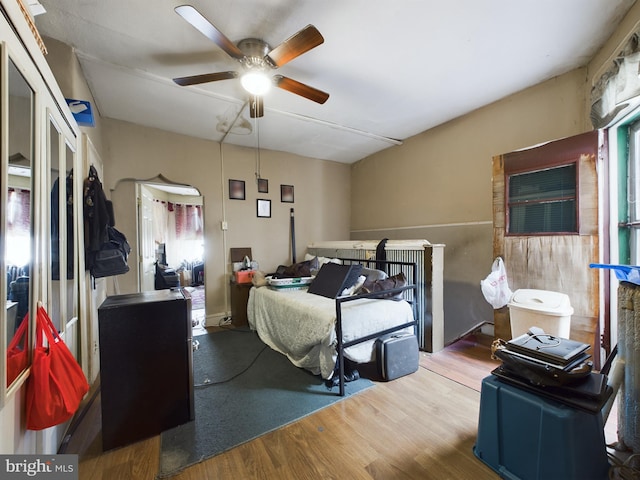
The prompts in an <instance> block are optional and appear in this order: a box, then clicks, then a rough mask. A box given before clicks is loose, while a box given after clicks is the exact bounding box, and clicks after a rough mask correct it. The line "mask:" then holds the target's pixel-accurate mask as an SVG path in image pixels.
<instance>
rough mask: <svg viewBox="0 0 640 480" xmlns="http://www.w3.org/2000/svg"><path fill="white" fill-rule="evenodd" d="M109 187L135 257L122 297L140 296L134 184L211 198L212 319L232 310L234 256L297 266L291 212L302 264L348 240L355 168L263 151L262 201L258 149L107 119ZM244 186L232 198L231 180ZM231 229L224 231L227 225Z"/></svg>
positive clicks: (263, 264)
mask: <svg viewBox="0 0 640 480" xmlns="http://www.w3.org/2000/svg"><path fill="white" fill-rule="evenodd" d="M102 124H103V131H104V139H105V143H106V144H107V145H108V146H109V147H108V153H107V154H106V156H105V158H104V164H105V175H104V188H105V191H106V193H107V196H108V197H110V198H111V200H113V202H114V208H115V216H116V226H117V228H118V229H119V230H121V231H122V232H123V233H124V234H125V235H126V236H127V238H128V239H129V241H130V243H131V245H132V247H133V250H134V252H132V256H131V258H130V262H129V264H130V266H131V267H132V268H131V271H130V272H129V273H127V274H125V275H121V276H119V277H118V285H119V288H120V291H121V292H122V293H126V292H133V291H136V288H137V256H136V253H135V250H136V248H135V245H136V242H137V240H136V217H135V189H134V188H133V182H132V181H131V180H132V179H134V180H147V179H151V178H153V177H156V176H157V175H159V174H162V175H163V176H164V177H166V178H167V179H169V180H171V181H173V182H177V183H182V184H187V185H192V186H194V187H196V188H197V189H198V190H199V191H200V193H201V194H202V195H203V197H204V223H205V278H206V295H207V297H206V298H207V300H206V302H207V304H206V308H207V316H211V315H214V316H216V315H223V314H226V313H227V311H228V295H229V293H228V288H227V284H228V280H229V273H230V260H229V249H230V248H234V247H251V248H252V251H253V257H254V259H255V260H257V261H258V262H259V264H260V268H261V269H263V270H265V271H267V272H269V271H273V270H275V268H276V267H277V266H278V265H280V264H289V263H291V258H292V256H291V248H290V228H289V227H290V208H292V207H293V208H294V209H295V233H296V247H297V248H296V251H297V252H296V253H297V255H296V256H297V259H301V258H302V257H303V256H304V253H305V251H306V246H307V244H309V243H311V242H313V241H319V240H327V239H329V240H331V239H335V238H347V236H348V234H349V224H350V215H349V199H350V176H351V175H350V168H349V166H348V165H344V164H340V163H336V162H327V161H322V160H316V159H311V158H302V157H299V156H296V155H291V154H288V153H283V152H273V151H266V150H263V151H261V154H260V165H261V176H262V178H266V179H267V180H269V193H266V194H258V189H257V185H256V181H255V164H256V157H255V152H254V150H253V149H248V148H242V147H236V146H233V145H222V147H221V146H220V144H218V143H216V142H212V141H207V140H201V139H196V138H193V137H188V136H184V135H177V134H172V133H169V132H165V131H161V130H156V129H152V128H146V127H141V126H138V125H134V124H130V123H127V122H121V121H117V120H111V119H103V123H102ZM230 178H232V179H237V180H244V181H245V189H246V200H229V199H228V180H229V179H230ZM281 184H285V185H293V186H294V189H295V191H294V193H295V203H281V202H280V185H281ZM257 198H265V199H268V200H271V218H257V216H256V199H257ZM223 220H226V222H227V223H228V230H227V231H226V232H223V231H222V228H221V224H222V221H223Z"/></svg>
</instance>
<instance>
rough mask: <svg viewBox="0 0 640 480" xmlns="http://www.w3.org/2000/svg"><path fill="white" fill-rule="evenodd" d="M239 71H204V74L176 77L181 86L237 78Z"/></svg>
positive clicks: (175, 79) (175, 80)
mask: <svg viewBox="0 0 640 480" xmlns="http://www.w3.org/2000/svg"><path fill="white" fill-rule="evenodd" d="M237 77H238V72H217V73H203V74H202V75H192V76H190V77H178V78H174V79H173V81H174V82H176V83H177V84H178V85H180V86H181V87H186V86H189V85H198V84H200V83H208V82H217V81H218V80H229V79H231V78H237Z"/></svg>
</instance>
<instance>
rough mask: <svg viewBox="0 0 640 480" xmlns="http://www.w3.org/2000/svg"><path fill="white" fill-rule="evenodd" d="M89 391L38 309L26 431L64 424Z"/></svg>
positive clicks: (63, 345) (70, 356) (48, 319)
mask: <svg viewBox="0 0 640 480" xmlns="http://www.w3.org/2000/svg"><path fill="white" fill-rule="evenodd" d="M45 338H46V340H47V344H46V346H45V345H44V344H43V340H44V339H45ZM88 391H89V384H88V383H87V379H86V377H85V376H84V372H83V371H82V368H80V365H79V364H78V362H77V361H76V359H75V358H74V357H73V354H72V353H71V352H70V351H69V349H68V348H67V346H66V345H65V343H64V342H63V341H62V339H61V338H60V336H59V335H58V331H57V330H56V327H55V326H54V325H53V322H51V319H50V318H49V315H48V314H47V312H46V311H45V309H44V308H43V307H42V306H38V312H37V317H36V346H35V351H34V355H33V363H32V365H31V375H30V377H29V379H28V383H27V428H28V429H29V430H42V429H44V428H49V427H52V426H54V425H58V424H60V423H63V422H66V421H67V420H69V419H70V418H71V417H72V416H73V414H74V413H75V412H76V411H77V410H78V407H79V406H80V402H81V401H82V398H83V397H84V396H85V394H86V393H87V392H88Z"/></svg>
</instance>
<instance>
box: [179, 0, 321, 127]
mask: <svg viewBox="0 0 640 480" xmlns="http://www.w3.org/2000/svg"><path fill="white" fill-rule="evenodd" d="M175 11H176V13H177V14H178V15H180V16H181V17H182V18H184V19H185V20H186V21H187V22H189V23H190V24H191V25H192V26H193V27H194V28H196V29H197V30H198V31H199V32H200V33H202V34H203V35H204V36H205V37H207V38H208V39H209V40H211V41H212V42H213V43H215V44H216V45H218V46H219V47H220V48H221V49H222V50H223V51H224V52H226V53H227V54H228V55H229V56H230V57H232V58H234V59H236V60H238V61H239V62H240V64H241V65H242V67H243V70H244V71H243V72H242V73H238V72H235V71H228V72H216V73H205V74H201V75H192V76H189V77H179V78H174V79H173V81H174V82H175V83H177V84H178V85H180V86H188V85H197V84H201V83H208V82H216V81H218V80H229V79H233V78H238V77H240V81H241V83H242V86H243V87H244V89H245V90H247V92H249V93H250V94H251V100H250V102H249V112H250V115H251V118H256V117H262V116H263V115H264V105H263V99H262V97H263V95H264V94H265V93H266V92H267V91H268V89H269V88H270V87H271V85H275V86H276V87H279V88H282V89H283V90H287V91H289V92H291V93H294V94H296V95H300V96H301V97H304V98H307V99H309V100H312V101H314V102H316V103H320V104H323V103H324V102H326V101H327V99H328V98H329V94H328V93H325V92H323V91H321V90H318V89H317V88H313V87H310V86H309V85H305V84H304V83H301V82H298V81H297V80H293V79H292V78H288V77H285V76H283V75H273V76H272V77H271V78H269V77H268V75H267V74H268V73H269V72H270V71H271V70H275V69H277V68H279V67H281V66H283V65H285V64H286V63H289V62H290V61H291V60H293V59H294V58H296V57H299V56H300V55H302V54H303V53H306V52H308V51H309V50H311V49H312V48H315V47H317V46H318V45H320V44H322V43H323V42H324V38H323V37H322V35H321V34H320V32H319V31H318V29H317V28H316V27H314V26H313V25H307V26H306V27H304V28H303V29H302V30H300V31H299V32H297V33H295V34H293V35H292V36H291V37H289V38H288V39H287V40H285V41H284V42H282V43H281V44H280V45H278V46H277V47H275V48H273V49H272V48H271V47H270V46H269V45H268V44H267V43H266V42H264V41H263V40H260V39H257V38H245V39H243V40H240V41H239V42H238V43H237V44H234V43H233V42H231V40H229V39H228V38H227V37H226V36H225V35H224V34H223V33H222V32H220V30H218V29H217V28H216V27H215V26H214V25H213V24H212V23H211V22H209V20H207V19H206V18H205V17H204V16H203V15H202V14H201V13H200V12H198V10H196V9H195V8H194V7H192V6H191V5H181V6H179V7H176V8H175Z"/></svg>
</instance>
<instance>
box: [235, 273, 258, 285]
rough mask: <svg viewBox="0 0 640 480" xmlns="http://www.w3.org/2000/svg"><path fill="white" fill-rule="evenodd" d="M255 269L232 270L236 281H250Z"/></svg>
mask: <svg viewBox="0 0 640 480" xmlns="http://www.w3.org/2000/svg"><path fill="white" fill-rule="evenodd" d="M255 273H256V271H255V270H238V271H237V272H234V275H235V279H236V283H251V281H252V280H253V275H254V274H255Z"/></svg>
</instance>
